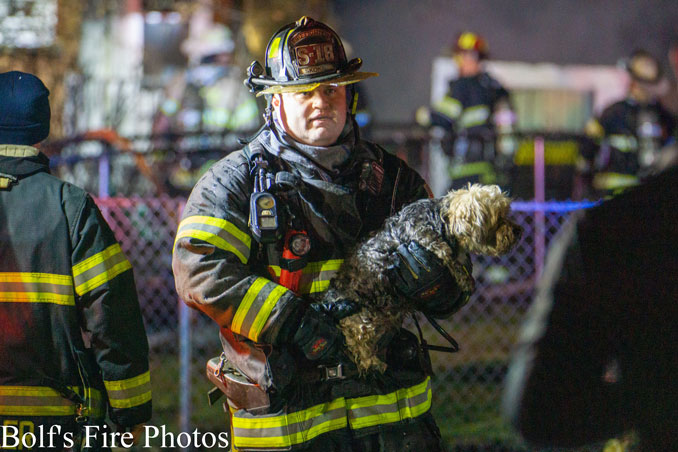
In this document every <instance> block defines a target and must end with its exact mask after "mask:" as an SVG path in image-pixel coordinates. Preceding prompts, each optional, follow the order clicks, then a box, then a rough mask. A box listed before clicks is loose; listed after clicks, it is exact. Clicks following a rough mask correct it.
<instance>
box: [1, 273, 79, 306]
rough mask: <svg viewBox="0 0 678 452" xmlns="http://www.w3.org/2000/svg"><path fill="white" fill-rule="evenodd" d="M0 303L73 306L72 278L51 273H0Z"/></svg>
mask: <svg viewBox="0 0 678 452" xmlns="http://www.w3.org/2000/svg"><path fill="white" fill-rule="evenodd" d="M0 303H54V304H60V305H65V306H75V295H74V293H73V278H72V277H71V276H70V275H55V274H51V273H8V272H1V273H0Z"/></svg>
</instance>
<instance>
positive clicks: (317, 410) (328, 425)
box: [173, 17, 466, 452]
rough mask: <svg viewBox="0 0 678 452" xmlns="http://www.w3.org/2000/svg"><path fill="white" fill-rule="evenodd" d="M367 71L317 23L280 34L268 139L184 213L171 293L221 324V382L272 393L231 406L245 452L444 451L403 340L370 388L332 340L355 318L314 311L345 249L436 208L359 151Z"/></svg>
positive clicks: (390, 165) (423, 372)
mask: <svg viewBox="0 0 678 452" xmlns="http://www.w3.org/2000/svg"><path fill="white" fill-rule="evenodd" d="M361 63H362V62H361V60H360V59H358V58H356V59H353V60H350V61H347V59H346V56H345V52H344V48H343V45H342V42H341V40H340V39H339V37H338V36H337V34H336V33H335V32H334V31H333V30H332V29H331V28H330V27H328V26H327V25H325V24H323V23H321V22H317V21H315V20H313V19H311V18H308V17H302V18H300V19H299V20H298V21H297V22H296V23H291V24H288V25H286V26H285V27H283V28H281V29H280V30H279V31H278V32H276V33H275V34H274V35H273V37H272V38H271V40H270V42H269V44H268V48H267V50H266V59H265V65H263V66H262V65H261V64H259V63H258V62H254V63H253V64H252V65H251V66H250V68H249V70H248V78H247V80H246V82H247V84H248V85H249V86H250V87H251V88H252V89H253V90H254V91H256V92H258V93H260V94H263V95H265V96H266V98H267V101H268V108H267V110H266V115H265V119H266V124H265V126H263V127H262V129H261V130H260V131H259V133H258V134H257V135H256V137H254V138H253V139H252V141H251V142H249V144H248V145H247V146H246V147H245V148H244V149H243V150H241V151H237V152H234V153H232V154H230V155H228V156H227V157H225V158H224V159H222V160H221V161H220V162H218V163H216V164H215V165H214V166H213V167H212V168H211V169H210V170H209V171H208V172H207V173H206V174H205V175H204V176H203V178H202V179H201V180H200V181H199V182H198V184H197V185H196V186H195V188H194V189H193V191H192V193H191V196H190V198H189V200H188V203H187V205H186V208H185V210H184V212H183V219H182V221H181V223H180V225H179V229H178V233H177V239H176V242H175V247H174V255H173V256H174V257H173V270H174V275H175V280H176V285H177V290H178V292H179V294H180V296H181V297H182V299H183V300H185V302H186V303H187V304H188V305H189V306H191V307H193V308H196V309H198V310H200V311H202V312H204V313H206V314H207V315H209V316H210V317H211V318H212V319H213V320H214V321H215V322H216V323H217V324H218V325H219V327H220V329H221V335H222V344H223V346H224V355H223V357H224V361H225V362H224V363H222V364H223V366H222V364H220V365H219V367H218V371H223V370H224V369H231V370H227V371H228V372H232V373H233V375H239V376H240V377H242V378H245V379H246V380H247V381H248V382H250V383H251V384H252V385H257V386H256V387H257V388H258V389H257V390H260V391H261V392H262V394H264V393H265V399H266V403H259V404H253V403H250V402H248V401H247V400H238V397H237V395H233V394H231V395H230V396H229V401H228V405H229V407H230V413H231V429H232V434H233V438H232V439H233V446H234V448H235V449H237V450H240V451H244V450H260V449H265V450H290V448H291V449H292V450H304V451H309V450H312V451H315V450H323V451H326V452H329V451H351V450H362V451H396V450H397V451H401V450H413V451H414V450H416V451H421V450H429V451H440V450H442V445H441V439H440V433H439V430H438V427H437V426H436V424H435V421H434V419H433V417H432V415H431V413H430V407H431V384H430V367H429V361H428V357H427V355H426V354H425V352H423V351H422V350H421V349H420V347H419V343H418V339H417V337H416V336H415V335H413V334H412V333H409V332H406V331H405V330H401V331H400V332H399V333H398V334H397V335H396V336H395V337H393V338H392V339H391V342H390V343H388V344H384V347H383V353H384V355H385V359H386V362H387V363H388V365H389V366H388V369H387V371H386V373H384V374H383V375H382V374H374V375H372V374H371V375H367V376H364V377H360V376H358V375H357V371H356V368H355V366H354V365H352V363H351V362H350V359H349V358H348V357H347V355H346V351H345V346H344V340H343V336H342V334H341V332H340V330H339V329H338V327H337V322H338V320H339V319H341V318H343V317H345V316H347V315H350V314H352V313H354V312H355V306H353V305H351V304H350V303H348V302H346V303H335V304H332V305H330V306H327V305H324V304H323V303H322V302H321V301H319V300H320V299H321V298H322V294H323V292H324V291H326V290H327V288H328V286H329V282H330V279H331V278H332V276H333V275H334V274H335V273H336V271H337V270H338V269H339V268H340V266H341V264H342V261H343V258H344V256H345V255H346V253H347V250H348V249H350V248H351V247H353V246H354V245H355V244H356V243H357V242H358V241H360V240H361V239H363V238H365V237H366V236H368V234H369V233H370V232H371V231H374V230H375V229H377V228H378V227H379V226H380V225H381V223H383V221H384V219H385V218H386V217H388V216H389V215H391V214H392V213H394V212H395V211H397V210H398V209H399V208H400V207H401V206H403V205H404V204H406V203H409V202H412V201H415V200H417V199H420V198H425V197H427V196H428V189H427V186H426V184H425V183H424V181H423V180H422V179H421V177H420V176H419V175H418V174H416V173H415V172H414V171H413V170H412V169H410V168H409V167H408V166H407V165H406V164H405V163H404V162H402V161H400V160H399V159H397V158H396V157H394V156H392V155H390V154H388V153H386V152H385V151H384V150H383V149H382V148H380V147H378V146H376V145H374V144H371V143H369V142H365V141H363V140H361V139H360V136H359V132H358V127H357V125H356V123H355V121H354V117H353V114H352V111H351V107H352V101H353V95H352V94H353V89H352V88H353V87H352V84H354V83H356V82H359V81H360V80H363V79H365V78H367V77H370V76H374V75H377V74H373V73H366V72H359V68H360V66H361ZM413 253H414V252H413ZM409 257H410V258H414V259H417V260H418V261H420V262H423V263H425V265H424V266H422V267H420V268H419V271H421V272H422V273H421V274H419V275H418V276H419V279H418V281H420V284H422V286H423V285H424V284H425V283H427V282H428V283H430V282H431V281H433V280H435V281H436V283H437V284H440V281H441V280H442V281H443V282H444V283H445V284H447V287H446V289H445V290H441V291H440V292H439V293H445V294H447V295H445V296H444V299H442V298H443V297H432V298H430V299H428V300H427V303H425V302H424V300H422V301H421V310H422V311H428V312H431V313H432V314H434V315H438V316H446V315H449V314H451V312H453V311H454V310H456V309H457V308H458V307H459V305H461V304H463V302H465V301H466V298H465V297H463V296H462V294H461V293H460V291H459V290H458V288H456V286H452V285H453V284H454V282H452V278H451V276H450V275H449V272H447V270H446V269H444V268H443V266H442V264H441V262H440V261H438V260H437V258H435V257H434V256H432V255H429V254H423V253H419V254H417V255H416V256H409ZM424 267H425V268H426V269H428V272H427V273H426V274H424V273H423V272H425V270H423V269H422V268H424ZM395 271H406V269H405V268H404V265H402V264H399V265H398V266H397V268H396V270H395ZM411 279H412V278H410V280H411ZM455 290H456V292H455ZM450 293H452V294H454V293H458V294H459V297H457V298H456V301H457V302H456V303H451V301H453V302H454V301H455V297H454V295H452V296H450V295H449V294H450ZM243 376H244V377H243ZM227 394H228V393H227ZM255 405H256V406H255Z"/></svg>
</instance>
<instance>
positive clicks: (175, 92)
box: [153, 24, 260, 195]
mask: <svg viewBox="0 0 678 452" xmlns="http://www.w3.org/2000/svg"><path fill="white" fill-rule="evenodd" d="M234 50H235V42H234V40H233V36H232V32H231V30H230V29H229V28H228V27H227V26H225V25H222V24H211V25H210V26H209V27H208V28H206V29H204V30H201V31H200V32H197V33H195V35H194V36H189V38H188V39H186V40H185V41H184V42H183V44H182V51H183V53H185V54H186V55H187V57H188V60H189V67H188V69H186V71H185V72H183V73H181V74H179V75H177V76H176V77H175V78H174V79H173V80H172V81H171V82H170V83H169V85H168V86H167V88H166V90H165V94H164V99H163V100H162V101H161V103H160V108H159V110H158V112H157V114H156V116H155V118H154V124H153V133H155V134H172V135H174V134H176V135H178V138H175V139H172V142H171V146H173V147H176V148H178V149H179V150H180V151H184V152H185V153H186V152H193V151H200V150H201V149H204V148H205V147H208V148H209V147H210V145H209V144H206V143H210V141H209V140H206V139H205V138H204V137H201V136H200V133H201V132H205V133H207V134H218V133H223V132H227V131H233V132H238V131H241V132H242V131H245V132H247V131H253V130H256V129H257V128H258V127H259V125H260V115H259V107H258V105H257V102H256V99H255V97H254V96H253V95H252V94H251V93H249V92H248V90H247V88H246V87H244V86H243V84H242V70H241V69H240V68H238V67H237V66H236V65H234V64H233V52H234ZM184 135H185V136H184ZM212 163H214V161H213V160H212V161H210V160H207V159H206V158H205V157H204V156H202V155H199V154H193V155H190V154H188V155H184V157H183V158H182V160H181V161H180V164H179V165H177V167H175V168H172V169H171V170H169V171H168V172H167V174H166V175H165V177H166V178H167V181H166V185H167V189H168V191H169V192H170V194H172V195H176V194H187V193H188V192H189V191H190V190H191V188H192V187H193V185H194V184H195V182H196V181H197V180H198V178H199V177H200V176H201V175H202V173H203V172H204V171H205V169H206V168H207V167H209V165H211V164H212Z"/></svg>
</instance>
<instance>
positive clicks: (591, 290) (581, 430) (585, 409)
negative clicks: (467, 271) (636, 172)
mask: <svg viewBox="0 0 678 452" xmlns="http://www.w3.org/2000/svg"><path fill="white" fill-rule="evenodd" d="M659 160H660V161H662V162H663V166H661V167H656V168H655V171H656V173H657V174H655V175H653V176H649V177H648V178H647V179H646V180H644V181H643V182H641V183H640V185H637V186H635V187H631V188H629V189H628V190H626V191H624V192H623V193H621V194H619V195H617V196H615V197H613V198H611V199H609V200H607V201H605V202H603V203H602V204H600V205H599V206H597V207H594V208H592V209H590V210H581V211H578V212H575V213H573V214H572V217H571V218H570V220H568V223H567V224H566V225H565V226H564V227H563V229H562V230H561V231H560V232H559V234H558V236H557V237H556V238H555V239H554V244H553V245H552V246H551V249H550V251H549V254H548V258H547V262H546V266H545V269H544V275H543V277H542V279H541V281H540V283H539V285H538V289H537V294H536V297H535V300H534V303H533V305H532V306H531V308H530V310H529V312H528V314H527V317H526V321H525V322H524V325H523V327H522V330H521V334H520V337H519V340H518V344H517V346H516V348H515V350H514V352H513V357H512V360H511V363H510V365H509V371H508V375H507V379H506V385H505V390H504V391H505V393H504V401H503V402H504V403H503V405H504V413H505V415H506V416H507V417H508V418H509V419H510V420H511V421H512V423H513V425H514V426H515V427H516V428H517V429H518V430H519V431H520V433H521V434H522V435H523V436H524V437H525V438H526V439H527V440H528V441H530V442H531V443H533V444H534V445H535V446H541V447H547V446H549V447H576V446H582V445H584V444H589V443H594V442H598V441H602V440H605V439H607V438H612V437H617V438H619V437H620V436H621V435H622V434H624V433H625V432H626V434H625V435H624V440H622V441H619V440H612V441H609V442H608V444H607V446H606V449H605V450H608V448H607V447H609V448H610V449H609V450H616V451H620V450H622V448H623V447H625V446H624V443H630V446H631V447H634V448H633V449H632V450H634V451H636V450H637V451H639V452H660V451H675V450H678V436H676V433H677V432H678V416H676V408H677V407H678V391H676V375H678V360H677V359H676V356H678V345H677V344H678V328H676V325H677V324H678V303H676V301H677V300H678V278H677V277H676V273H677V271H678V228H676V224H678V189H677V188H676V187H678V165H677V163H678V152H677V150H676V147H675V146H669V147H668V148H665V149H663V150H662V156H661V158H660V159H659ZM636 442H638V443H639V444H634V443H636ZM615 443H616V444H615ZM620 443H621V444H620ZM635 446H639V447H638V448H635Z"/></svg>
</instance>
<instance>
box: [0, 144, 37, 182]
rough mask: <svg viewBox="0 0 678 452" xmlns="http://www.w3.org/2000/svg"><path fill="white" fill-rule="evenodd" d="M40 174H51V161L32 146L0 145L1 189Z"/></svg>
mask: <svg viewBox="0 0 678 452" xmlns="http://www.w3.org/2000/svg"><path fill="white" fill-rule="evenodd" d="M39 172H49V159H48V158H47V156H46V155H45V154H43V153H41V152H40V151H38V150H37V149H36V148H34V147H32V146H23V145H16V144H2V145H0V188H7V186H9V184H10V183H11V182H15V181H16V180H18V179H22V178H24V177H28V176H30V175H32V174H35V173H39Z"/></svg>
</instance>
